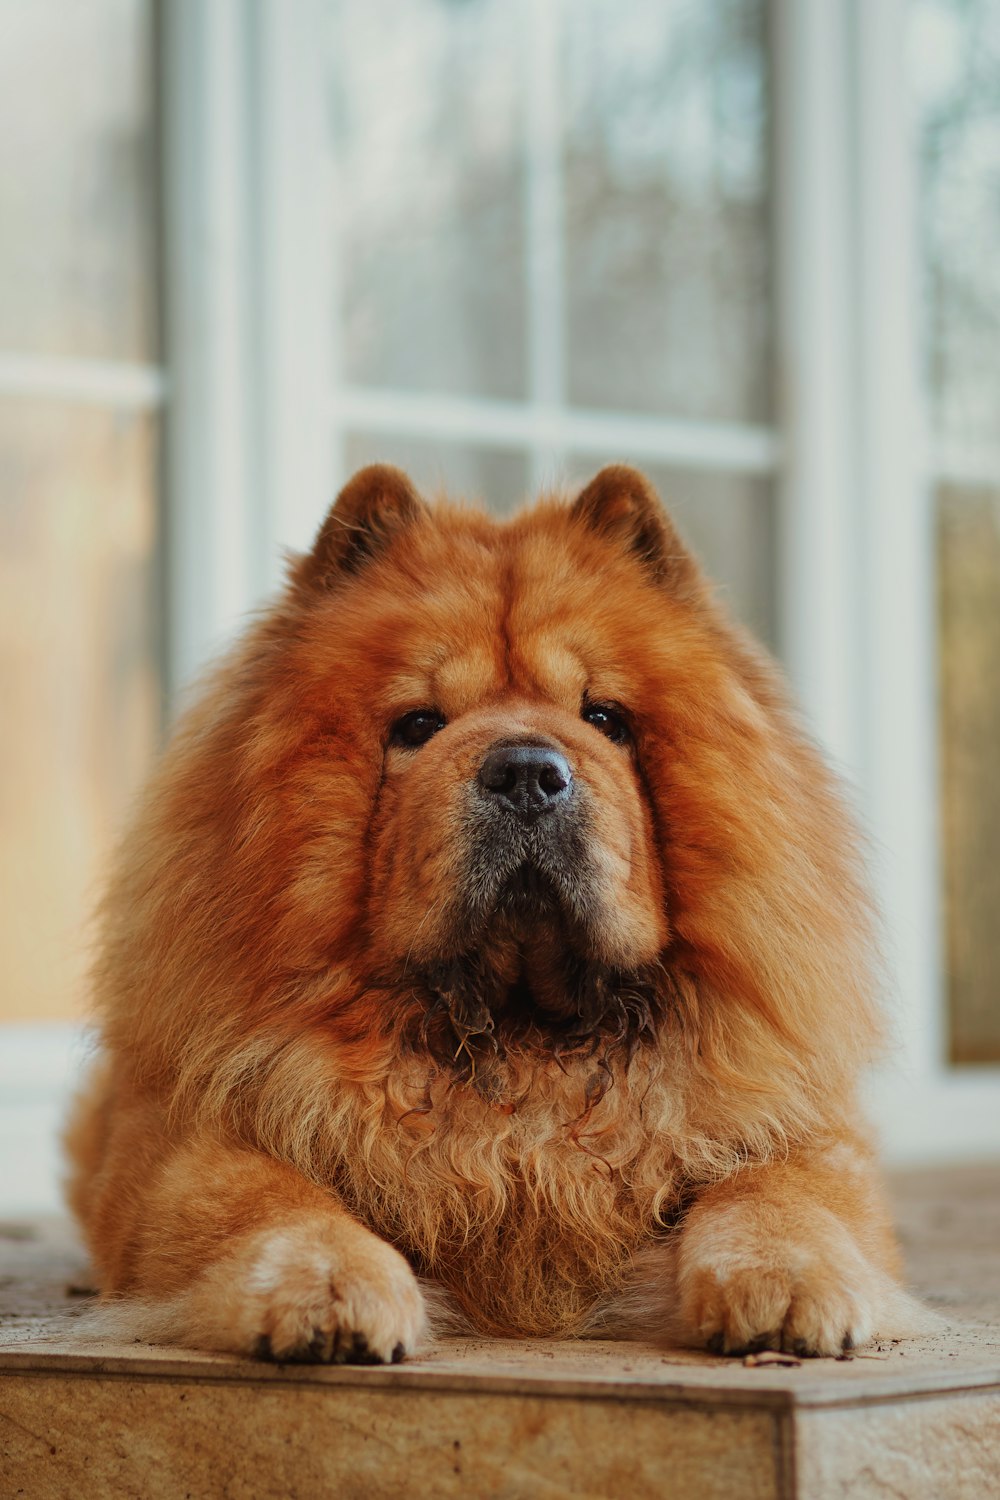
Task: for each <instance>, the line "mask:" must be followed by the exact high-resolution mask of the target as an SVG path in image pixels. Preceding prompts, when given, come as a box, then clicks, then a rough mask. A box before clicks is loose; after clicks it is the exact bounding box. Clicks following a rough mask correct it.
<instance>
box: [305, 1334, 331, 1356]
mask: <svg viewBox="0 0 1000 1500" xmlns="http://www.w3.org/2000/svg"><path fill="white" fill-rule="evenodd" d="M329 1348H330V1335H329V1334H328V1333H324V1332H323V1330H322V1328H314V1329H313V1335H312V1338H311V1339H310V1340H309V1358H310V1359H311V1360H312V1361H313V1363H314V1364H317V1365H321V1364H323V1363H324V1361H325V1360H326V1358H327V1355H328V1352H329Z"/></svg>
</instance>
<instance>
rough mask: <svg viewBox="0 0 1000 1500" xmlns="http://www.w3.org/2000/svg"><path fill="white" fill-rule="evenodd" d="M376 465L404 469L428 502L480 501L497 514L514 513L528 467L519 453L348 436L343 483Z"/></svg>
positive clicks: (358, 434) (374, 435)
mask: <svg viewBox="0 0 1000 1500" xmlns="http://www.w3.org/2000/svg"><path fill="white" fill-rule="evenodd" d="M374 463H386V464H396V465H398V467H399V468H401V469H405V470H406V472H407V474H409V476H410V478H411V479H412V480H413V482H414V484H415V485H416V486H417V488H418V489H419V490H421V491H422V492H423V493H424V494H425V495H427V496H429V497H432V496H435V495H441V494H445V495H447V496H449V498H450V499H452V500H482V501H484V502H485V503H486V504H487V505H488V506H489V508H490V509H491V510H494V511H497V512H503V511H509V510H512V509H513V508H514V507H515V506H516V505H518V504H519V503H520V501H522V500H523V499H524V497H525V495H526V493H527V489H528V463H527V459H526V458H525V456H524V454H523V453H518V452H515V451H513V450H510V449H502V448H478V447H477V448H474V447H471V446H469V445H467V444H464V443H449V442H444V441H442V442H434V441H433V439H427V438H411V437H404V436H400V435H396V434H390V435H382V434H379V433H369V432H351V433H348V435H347V439H346V442H345V444H344V464H345V473H344V476H343V477H344V478H345V479H346V478H347V477H348V476H349V475H350V474H353V472H354V470H355V469H360V468H361V466H362V465H363V464H374Z"/></svg>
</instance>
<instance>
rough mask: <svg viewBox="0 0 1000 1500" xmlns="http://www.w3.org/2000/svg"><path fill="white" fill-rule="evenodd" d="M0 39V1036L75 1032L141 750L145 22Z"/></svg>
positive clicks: (123, 6)
mask: <svg viewBox="0 0 1000 1500" xmlns="http://www.w3.org/2000/svg"><path fill="white" fill-rule="evenodd" d="M0 26H2V28H3V46H2V47H0V222H2V223H3V226H4V230H3V234H2V235H0V289H2V290H0V497H2V498H0V526H2V534H3V545H2V548H0V641H2V649H3V668H4V673H3V699H4V722H5V732H4V734H3V736H2V737H0V798H2V800H3V810H2V821H3V828H4V845H5V858H4V861H3V865H2V881H3V885H2V888H0V967H2V970H3V976H4V983H3V992H2V996H0V1020H3V1021H9V1020H12V1019H30V1020H32V1021H38V1020H49V1019H53V1018H59V1019H65V1018H68V1017H72V1016H78V1015H79V1014H80V1013H81V1006H82V1000H83V975H84V968H85V963H86V940H85V929H86V918H87V916H88V915H89V909H90V907H91V906H92V904H93V902H94V900H95V896H96V887H97V884H98V882H99V871H100V868H101V863H102V857H103V854H104V852H105V851H106V849H107V846H108V843H109V840H110V838H111V836H112V833H113V830H114V829H115V828H116V826H117V825H118V824H119V823H120V820H121V818H122V816H123V813H124V810H125V806H126V804H127V800H128V797H129V795H130V794H131V792H132V791H133V789H134V788H135V786H136V784H137V782H138V780H139V779H140V778H141V777H142V775H143V774H144V773H145V770H146V766H147V764H148V761H149V758H150V755H151V753H152V750H153V747H154V744H155V741H156V738H157V735H158V729H159V718H160V686H159V664H158V659H157V637H158V620H157V602H156V601H157V595H158V588H157V574H156V538H157V531H158V510H157V492H158V485H157V455H158V435H159V422H158V406H159V402H160V398H161V393H162V379H161V375H160V371H159V369H158V367H157V359H158V333H157V322H158V309H157V284H156V273H155V244H154V240H155V226H156V174H155V145H156V142H155V123H154V115H153V93H154V89H153V71H154V59H153V50H152V12H151V7H150V6H149V5H148V4H145V3H141V0H94V3H91V4H88V5H85V6H75V5H70V6H67V5H66V4H63V3H60V0H31V3H30V4H28V3H16V4H10V5H7V6H5V7H4V11H3V16H2V19H0Z"/></svg>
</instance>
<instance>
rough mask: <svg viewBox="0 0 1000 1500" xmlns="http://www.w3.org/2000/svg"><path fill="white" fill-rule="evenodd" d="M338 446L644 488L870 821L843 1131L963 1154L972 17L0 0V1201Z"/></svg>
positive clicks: (940, 11)
mask: <svg viewBox="0 0 1000 1500" xmlns="http://www.w3.org/2000/svg"><path fill="white" fill-rule="evenodd" d="M376 458H383V459H388V460H391V461H393V462H397V463H401V464H404V465H405V466H406V467H408V468H409V469H410V471H411V472H412V473H413V475H414V476H415V478H416V479H417V480H418V481H419V482H420V483H421V484H422V485H423V486H424V487H425V488H427V489H428V490H431V491H433V490H436V489H438V488H442V487H443V488H447V489H448V490H451V491H453V492H456V493H459V494H463V495H467V496H469V497H478V498H481V499H482V500H484V501H485V502H486V503H487V504H488V505H490V506H491V507H493V508H495V509H496V510H497V511H500V512H503V511H506V510H508V509H509V508H511V507H513V506H515V505H517V504H518V503H520V502H521V501H522V500H523V499H524V498H525V497H526V496H528V495H530V494H532V493H533V492H535V491H536V490H537V489H538V488H539V487H540V486H544V485H549V484H563V483H574V482H579V481H581V480H582V479H584V478H586V477H587V476H588V475H589V474H590V473H591V472H593V471H594V470H595V469H596V468H597V467H598V466H599V465H600V464H601V463H603V462H605V461H608V460H611V459H624V460H627V461H630V462H632V463H636V464H639V465H640V466H642V467H643V468H644V469H645V470H646V471H647V472H648V473H649V474H650V475H651V476H652V477H653V479H654V480H655V482H656V483H657V485H658V486H659V488H660V490H661V492H662V493H663V495H664V497H665V498H666V499H667V501H668V503H669V504H670V505H671V507H672V508H673V510H674V512H675V514H676V516H677V518H678V520H679V522H680V525H681V527H682V529H683V531H684V532H685V533H686V535H687V536H688V538H689V539H690V541H691V542H692V543H693V544H694V546H695V547H696V549H697V550H698V551H699V552H700V553H701V555H702V557H703V560H704V561H705V562H706V564H707V566H708V568H709V569H710V570H711V571H712V572H713V573H714V575H715V576H716V578H717V579H718V581H719V585H720V588H721V589H722V591H723V593H724V596H725V597H726V599H727V600H728V602H729V605H730V607H731V608H732V610H733V611H734V612H735V613H736V614H737V615H738V616H739V617H740V618H741V619H743V620H744V621H745V622H747V623H748V624H749V625H750V626H751V627H752V628H753V629H754V630H755V631H756V632H757V633H758V634H760V635H761V636H763V638H764V639H765V640H766V641H767V642H768V643H769V645H770V646H771V647H772V648H773V649H774V650H775V651H776V652H777V653H778V654H779V656H781V658H782V659H783V660H784V662H785V664H786V665H787V667H788V669H789V671H790V673H791V675H792V678H793V681H794V683H795V686H796V689H797V691H798V693H799V695H800V698H801V699H802V702H803V704H804V707H805V711H806V713H807V715H808V717H809V719H810V721H811V723H812V726H813V728H814V731H815V733H816V734H817V736H818V737H819V738H820V740H821V741H822V742H823V744H824V746H825V747H826V749H827V751H828V753H829V754H830V756H831V757H832V759H833V760H834V761H835V762H836V763H837V765H838V766H839V767H840V769H841V770H842V771H843V773H844V774H845V775H846V776H847V777H848V778H849V780H850V783H851V785H852V787H853V789H854V793H855V796H856V800H857V803H858V806H859V808H860V810H861V812H862V815H863V817H864V819H865V821H866V823H867V825H868V827H869V829H870V830H871V834H872V845H873V862H874V866H875V870H876V876H877V880H878V883H879V888H880V893H881V896H882V899H883V903H884V906H885V910H886V913H887V929H888V940H887V946H888V950H889V957H890V963H891V966H892V970H893V976H894V979H893V992H892V995H891V996H890V1004H891V1006H892V1013H893V1018H894V1028H895V1048H894V1055H893V1058H892V1060H891V1062H890V1063H889V1064H887V1066H886V1067H885V1068H884V1069H882V1070H881V1071H880V1072H879V1073H878V1074H877V1075H876V1076H875V1077H874V1078H873V1080H872V1084H871V1103H872V1108H873V1110H874V1112H875V1114H876V1118H877V1121H878V1124H879V1128H880V1130H881V1133H882V1136H883V1139H884V1142H885V1145H886V1148H887V1150H888V1152H889V1154H890V1156H891V1157H892V1158H893V1159H895V1160H920V1159H928V1158H933V1157H936V1158H939V1159H940V1158H948V1157H955V1158H957V1157H961V1156H969V1155H973V1154H982V1153H986V1152H990V1151H992V1152H994V1153H996V1152H1000V858H998V855H1000V785H998V783H1000V778H998V775H997V771H998V768H1000V5H997V4H996V3H995V0H160V3H156V0H0V538H2V541H0V670H2V681H0V685H2V705H3V709H2V712H3V733H2V735H0V806H2V828H3V856H2V865H0V1207H16V1208H18V1209H23V1208H33V1207H45V1206H48V1205H50V1204H52V1203H54V1202H55V1200H56V1186H55V1182H56V1166H55V1150H54V1146H53V1139H54V1129H55V1121H56V1119H57V1116H58V1113H59V1110H60V1108H61V1100H62V1099H63V1097H64V1095H65V1093H66V1090H67V1087H68V1080H69V1078H70V1077H71V1074H72V1070H73V1067H74V1066H75V1063H76V1061H77V1060H78V1058H79V1057H80V1056H81V1055H82V1052H83V1050H84V1047H85V1043H83V1042H82V1041H81V1039H80V1038H81V1031H80V1026H81V1022H82V1020H83V1018H84V1017H85V1014H86V985H85V973H86V964H87V958H88V948H87V945H88V941H89V934H90V926H89V914H90V912H91V911H92V908H93V905H94V901H95V899H96V896H97V893H98V891H99V886H100V878H101V872H102V869H103V868H104V866H105V863H106V860H107V857H108V851H109V848H110V847H111V845H112V842H113V840H114V837H115V835H116V833H117V831H118V830H119V829H120V827H121V824H122V821H123V818H124V816H125V815H126V812H127V809H128V806H129V802H130V799H131V797H132V796H133V794H134V792H135V790H136V788H137V786H138V784H139V783H140V782H141V780H142V778H143V776H144V773H145V772H146V770H147V768H148V766H149V764H150V761H151V758H152V756H153V755H154V754H155V752H156V749H157V747H158V745H159V744H160V743H161V742H162V739H163V736H164V733H165V731H166V729H167V727H168V726H169V723H170V720H171V716H172V713H173V712H174V709H175V705H176V701H177V693H178V690H179V688H180V685H181V684H182V683H184V682H185V681H186V680H188V679H189V678H190V677H191V675H192V674H193V673H194V672H196V671H197V670H198V668H199V666H200V665H201V664H202V663H203V662H204V661H205V660H206V659H207V658H208V657H209V656H210V655H211V654H212V653H213V652H214V651H216V650H218V648H219V647H220V646H221V645H222V644H224V642H225V641H226V640H227V639H228V637H229V636H230V635H231V634H232V632H233V630H234V629H235V628H237V627H238V624H239V621H240V619H241V618H242V617H243V616H244V614H245V613H246V611H247V610H249V609H251V608H253V607H254V606H255V605H256V604H257V603H259V602H260V601H261V599H263V598H264V597H265V596H266V594H267V593H268V591H269V590H271V589H273V587H274V586H275V584H276V582H277V581H278V580H279V578H280V576H281V569H282V556H283V552H284V550H285V549H288V548H295V547H301V546H304V545H306V544H307V543H308V541H309V538H310V536H311V535H312V533H313V532H314V530H315V529H316V527H317V525H318V523H319V521H320V519H321V517H322V514H323V511H324V509H325V507H326V506H327V504H328V503H329V500H330V498H331V497H332V495H333V494H334V492H335V491H336V489H337V487H338V486H339V484H340V483H341V482H342V481H343V480H344V478H345V477H346V476H347V475H348V474H349V473H350V471H351V470H352V469H354V468H355V467H356V466H357V465H359V464H361V463H364V462H367V461H369V460H372V459H376Z"/></svg>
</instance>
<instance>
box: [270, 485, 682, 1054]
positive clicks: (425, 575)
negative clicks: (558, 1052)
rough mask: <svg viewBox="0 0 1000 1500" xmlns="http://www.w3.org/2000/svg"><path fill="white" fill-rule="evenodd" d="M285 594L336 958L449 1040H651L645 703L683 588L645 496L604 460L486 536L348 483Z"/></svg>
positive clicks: (404, 489) (484, 523) (655, 949)
mask: <svg viewBox="0 0 1000 1500" xmlns="http://www.w3.org/2000/svg"><path fill="white" fill-rule="evenodd" d="M296 587H297V589H298V597H299V598H300V599H301V600H304V601H305V606H306V614H305V616H304V623H303V625H302V627H301V632H300V643H301V649H300V650H299V651H298V652H297V653H293V655H292V658H291V661H290V670H291V674H292V680H293V681H295V682H296V683H297V691H298V697H299V701H300V704H301V703H307V704H312V705H315V713H314V715H313V717H312V721H313V722H316V723H318V724H320V725H323V726H325V727H324V728H323V730H322V732H321V733H320V734H319V735H318V737H317V738H316V739H315V740H314V745H313V753H312V754H311V755H310V757H309V768H310V774H311V777H312V783H311V787H310V799H311V803H312V809H313V814H314V815H315V814H318V819H317V821H318V825H319V826H320V827H322V826H324V824H326V823H328V824H329V825H330V826H332V825H333V824H334V822H335V821H337V819H338V817H339V821H340V824H341V828H340V829H339V831H338V838H339V844H340V847H339V848H338V849H337V851H336V852H334V851H333V850H332V849H330V850H328V855H329V858H328V864H327V869H328V882H327V886H326V895H327V900H328V908H327V912H326V914H325V921H326V923H327V924H329V923H330V922H331V919H335V918H336V917H337V916H338V915H339V917H340V918H341V922H340V928H341V934H342V935H341V936H340V937H338V938H336V939H334V947H338V948H339V949H340V950H341V951H343V950H344V948H345V947H347V948H350V949H351V951H352V952H353V953H354V954H355V955H356V957H355V959H354V962H355V965H356V967H358V968H359V969H360V970H361V972H362V973H363V975H364V978H365V980H366V981H367V982H369V983H371V984H372V985H375V986H378V987H380V988H385V987H389V988H392V987H397V988H401V989H404V990H405V989H407V988H408V987H413V986H416V987H417V988H418V989H419V990H422V992H423V993H424V996H425V999H426V1000H427V1002H428V1004H429V1005H430V1007H431V1009H432V1010H433V1009H434V1008H435V1007H437V1008H438V1009H439V1010H442V1009H443V1010H444V1011H445V1012H446V1014H447V1018H448V1020H449V1022H450V1025H451V1028H452V1030H453V1031H454V1032H455V1033H456V1034H457V1037H458V1042H459V1043H460V1044H461V1043H464V1042H466V1041H467V1040H468V1038H469V1037H470V1036H477V1037H488V1038H489V1040H490V1044H491V1045H496V1044H497V1043H499V1044H500V1045H501V1046H503V1047H508V1046H510V1045H527V1044H529V1043H531V1044H534V1045H540V1046H543V1047H545V1046H555V1045H557V1044H558V1045H565V1044H567V1043H568V1042H570V1041H573V1042H580V1041H581V1040H582V1039H583V1038H584V1037H586V1036H592V1035H593V1034H594V1033H595V1032H598V1031H600V1030H601V1028H602V1026H603V1027H605V1028H607V1029H609V1030H610V1031H611V1032H613V1033H614V1034H616V1035H622V1036H623V1035H624V1034H625V1033H627V1032H628V1031H629V1030H630V1028H631V1029H632V1030H633V1031H635V1030H636V1029H638V1030H642V1029H643V1028H648V1026H649V1025H650V1022H651V1017H650V1015H649V1009H648V1006H647V1005H646V1004H645V1003H644V1001H643V999H642V996H643V994H644V993H645V992H646V990H647V988H648V986H647V980H648V977H649V975H650V974H651V972H652V971H653V970H654V969H655V967H656V965H657V961H658V958H659V955H660V954H661V953H662V951H663V949H664V947H665V945H666V943H667V940H668V934H669V921H670V913H669V910H668V903H667V901H666V897H665V888H664V868H663V858H662V829H661V828H660V827H659V826H658V823H659V820H660V817H661V815H662V809H660V808H658V806H657V797H656V793H655V789H654V786H653V783H652V780H651V767H650V761H651V752H652V751H653V750H654V749H655V748H656V744H657V743H658V742H659V741H662V738H663V734H662V727H661V723H660V717H659V715H658V713H657V712H656V708H657V697H658V694H659V691H660V688H659V684H660V683H661V682H662V681H663V680H664V675H665V671H666V675H667V676H669V670H668V668H669V661H668V660H667V659H666V658H669V655H670V650H671V647H670V639H671V620H672V619H673V621H674V625H675V627H676V628H675V630H674V632H673V635H674V644H675V647H676V645H677V637H678V636H683V632H684V625H683V621H684V618H685V615H686V614H689V613H690V611H691V609H692V608H693V607H694V605H693V602H692V601H693V600H694V599H695V598H696V597H697V596H698V594H699V593H700V588H701V584H700V578H699V576H698V574H697V570H696V568H695V566H694V564H693V562H692V561H691V560H690V558H689V557H688V555H687V554H686V553H684V552H683V549H682V548H681V546H680V543H679V541H678V539H677V538H676V536H675V535H674V533H673V531H672V529H671V528H670V526H669V523H668V521H667V519H666V517H665V515H664V513H663V512H662V511H661V510H660V507H659V505H658V502H657V501H656V499H655V496H653V495H652V493H651V492H650V491H649V489H648V487H647V486H646V484H645V482H644V481H643V480H642V479H641V478H640V476H638V475H637V474H635V473H633V472H632V471H630V470H617V469H616V470H607V471H604V473H602V475H600V476H599V477H598V479H597V480H595V481H594V483H593V484H592V485H591V486H590V487H589V488H588V489H587V490H586V491H585V492H584V493H583V495H581V496H580V498H579V499H578V500H577V501H576V502H575V504H574V505H572V506H567V505H566V504H564V503H551V504H549V505H548V506H543V507H540V508H536V509H535V510H534V511H532V512H530V513H528V514H527V515H526V516H525V517H524V518H522V519H521V520H516V521H515V522H513V523H511V524H508V525H507V526H500V525H497V524H496V523H493V522H491V521H490V520H489V519H488V518H487V517H485V516H483V515H482V514H480V513H477V512H465V511H460V510H456V509H450V508H437V509H435V510H431V509H430V508H428V507H426V506H425V505H424V504H423V502H422V501H420V500H419V499H418V497H417V496H416V495H415V494H414V493H413V491H412V489H411V488H410V486H409V484H408V482H407V481H406V480H405V478H404V477H403V476H402V475H399V474H398V473H397V472H396V471H392V470H386V469H383V468H378V469H374V470H366V471H363V472H362V474H360V475H359V476H357V477H356V479H355V480H354V481H352V483H351V485H350V486H349V487H348V489H347V490H346V491H345V492H344V494H343V495H342V496H341V498H340V500H339V502H338V504H337V507H336V508H335V510H334V511H333V512H332V513H331V515H330V517H329V518H328V520H327V523H326V525H325V527H324V529H323V531H322V533H321V535H320V538H319V540H318V542H317V545H316V549H315V550H314V552H313V553H312V554H311V556H310V557H309V558H307V559H305V560H304V561H303V563H302V564H300V566H299V569H298V574H297V579H296ZM665 652H666V658H665V655H664V653H665ZM654 683H655V684H657V685H656V686H654V685H653V684H654ZM331 704H335V705H336V709H335V714H336V722H335V723H333V724H331V723H330V706H331ZM308 718H309V716H308V715H307V719H308ZM661 748H662V746H661ZM352 773H353V775H354V786H353V788H352V790H351V801H352V804H353V806H352V815H351V817H350V818H349V820H348V821H349V828H350V831H349V832H348V834H347V836H346V837H345V836H344V827H343V825H344V806H343V803H344V795H345V790H346V789H347V785H348V777H349V776H350V775H351V774H352ZM337 799H339V813H338V811H337V809H336V808H335V806H334V803H335V801H336V800H337ZM325 806H328V808H329V811H328V813H327V814H325V813H324V807H325ZM352 838H353V843H352ZM318 868H319V866H318V861H317V859H316V858H312V860H311V863H310V869H311V871H312V875H313V878H314V880H315V879H318ZM424 1034H425V1036H426V1035H427V1031H426V1028H425V1032H424ZM430 1035H431V1036H432V1037H433V1035H434V1028H433V1027H432V1028H431V1032H430ZM632 1039H633V1040H634V1037H633V1038H632ZM440 1041H441V1047H442V1050H444V1051H447V1052H448V1053H449V1054H454V1052H455V1047H456V1038H455V1036H454V1035H450V1034H449V1035H446V1036H444V1037H443V1038H441V1039H440Z"/></svg>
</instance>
